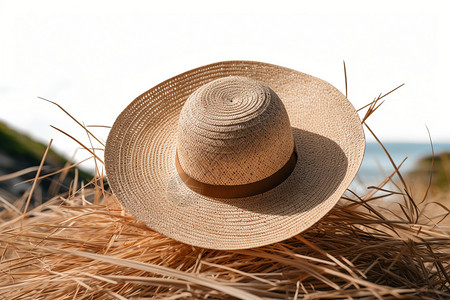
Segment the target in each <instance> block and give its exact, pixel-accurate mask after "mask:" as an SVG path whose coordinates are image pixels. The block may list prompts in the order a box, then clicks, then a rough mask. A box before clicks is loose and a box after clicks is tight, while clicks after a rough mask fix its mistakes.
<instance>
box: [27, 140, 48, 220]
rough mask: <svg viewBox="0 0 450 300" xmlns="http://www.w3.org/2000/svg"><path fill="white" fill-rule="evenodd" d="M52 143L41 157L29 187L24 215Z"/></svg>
mask: <svg viewBox="0 0 450 300" xmlns="http://www.w3.org/2000/svg"><path fill="white" fill-rule="evenodd" d="M52 142H53V140H50V142H49V143H48V146H47V149H45V152H44V155H43V156H42V160H41V164H40V165H39V168H38V170H37V172H36V177H35V178H34V181H33V185H32V186H31V191H30V193H29V195H28V199H27V202H26V204H25V208H24V210H23V213H24V214H25V213H26V212H27V210H28V206H29V205H30V201H31V197H32V196H33V192H34V189H35V188H36V184H37V182H38V178H39V175H40V174H41V170H42V167H43V166H44V162H45V159H46V158H47V154H48V151H49V150H50V147H51V145H52Z"/></svg>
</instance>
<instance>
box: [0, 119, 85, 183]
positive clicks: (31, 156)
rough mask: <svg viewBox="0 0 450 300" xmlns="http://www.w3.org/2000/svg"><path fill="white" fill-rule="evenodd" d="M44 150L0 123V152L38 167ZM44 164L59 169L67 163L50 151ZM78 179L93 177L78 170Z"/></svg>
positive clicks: (27, 137) (35, 142) (44, 146)
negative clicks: (46, 163)
mask: <svg viewBox="0 0 450 300" xmlns="http://www.w3.org/2000/svg"><path fill="white" fill-rule="evenodd" d="M46 148H47V145H44V144H42V143H39V142H37V141H35V140H33V139H32V138H30V137H29V136H28V135H25V134H23V133H20V132H18V131H16V130H14V129H12V128H11V127H9V126H7V125H6V124H5V123H2V122H0V151H3V152H5V153H7V154H9V155H11V156H13V157H14V158H17V159H20V160H21V161H23V162H25V163H26V164H28V165H30V166H31V165H39V163H40V162H41V159H42V156H43V154H44V152H45V149H46ZM46 162H48V163H50V164H52V165H54V166H55V167H59V168H61V167H62V166H64V164H65V163H66V162H67V159H66V158H65V157H64V156H62V155H60V154H58V153H56V152H55V151H53V150H51V149H50V151H49V153H48V155H47V158H46ZM72 172H73V171H72ZM79 177H80V179H83V180H88V179H91V178H92V177H93V176H92V174H89V173H87V172H85V171H81V170H79Z"/></svg>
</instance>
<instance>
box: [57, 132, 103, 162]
mask: <svg viewBox="0 0 450 300" xmlns="http://www.w3.org/2000/svg"><path fill="white" fill-rule="evenodd" d="M50 127H51V128H53V129H56V130H58V131H59V132H61V133H62V134H64V135H66V136H68V137H70V138H71V139H72V140H74V141H75V142H77V143H78V144H79V145H80V146H81V147H83V148H84V149H85V150H87V151H88V152H89V153H90V154H92V156H93V157H95V158H96V159H98V161H99V162H101V163H102V164H103V165H104V164H105V163H104V162H103V160H102V159H100V157H98V156H97V155H96V154H95V153H94V151H92V150H91V149H89V148H88V147H86V146H85V145H83V143H81V142H80V141H79V140H77V139H76V138H74V137H73V136H71V135H70V134H68V133H67V132H65V131H63V130H61V129H59V128H56V127H55V126H52V125H50Z"/></svg>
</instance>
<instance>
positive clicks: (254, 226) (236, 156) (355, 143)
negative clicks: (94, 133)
mask: <svg viewBox="0 0 450 300" xmlns="http://www.w3.org/2000/svg"><path fill="white" fill-rule="evenodd" d="M364 148H365V140H364V133H363V129H362V126H361V121H360V119H359V117H358V115H357V113H356V110H355V109H354V107H353V106H352V105H351V104H350V102H349V101H348V100H347V99H346V97H345V96H344V95H342V93H340V92H339V91H338V90H337V89H336V88H334V87H333V86H332V85H331V84H329V83H327V82H325V81H323V80H320V79H318V78H315V77H313V76H310V75H307V74H304V73H301V72H298V71H294V70H291V69H287V68H284V67H280V66H276V65H271V64H266V63H261V62H251V61H227V62H220V63H214V64H211V65H207V66H203V67H200V68H197V69H194V70H191V71H188V72H185V73H183V74H180V75H178V76H175V77H173V78H171V79H168V80H166V81H164V82H162V83H161V84H159V85H157V86H155V87H153V88H151V89H150V90H148V91H147V92H145V93H143V94H142V95H140V96H139V97H138V98H136V99H135V100H134V101H133V102H131V104H130V105H128V107H127V108H125V110H124V111H123V112H122V113H121V114H120V116H119V117H118V118H117V120H116V121H115V123H114V126H113V127H112V129H111V132H110V133H109V137H108V141H107V143H106V149H105V164H106V172H107V176H108V182H109V184H110V187H111V189H112V191H113V193H114V194H115V196H116V197H117V199H118V200H119V202H120V203H121V204H122V205H123V207H124V208H125V209H126V210H128V211H129V212H130V213H131V214H132V215H133V216H135V217H136V218H137V219H138V220H140V221H142V222H144V223H145V224H146V225H148V226H149V227H150V228H152V229H154V230H156V231H158V232H160V233H162V234H164V235H166V236H169V237H171V238H173V239H176V240H178V241H181V242H184V243H187V244H191V245H195V246H200V247H205V248H212V249H243V248H251V247H257V246H262V245H266V244H270V243H274V242H277V241H281V240H284V239H287V238H289V237H291V236H293V235H295V234H298V233H300V232H301V231H303V230H305V229H307V228H308V227H310V226H311V225H313V224H314V223H316V222H317V221H318V220H319V219H320V218H321V217H323V216H324V215H325V214H326V213H327V212H328V211H329V210H330V209H331V208H332V207H333V206H334V205H335V204H336V202H337V201H338V200H339V198H340V197H341V195H342V194H343V193H344V191H345V189H346V188H347V187H348V185H349V184H350V183H351V181H352V180H353V178H354V176H355V175H356V172H357V171H358V168H359V166H360V164H361V161H362V159H363V155H364Z"/></svg>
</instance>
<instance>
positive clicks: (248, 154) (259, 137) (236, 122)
mask: <svg viewBox="0 0 450 300" xmlns="http://www.w3.org/2000/svg"><path fill="white" fill-rule="evenodd" d="M293 148H294V140H293V136H292V130H291V127H290V123H289V117H288V114H287V112H286V109H285V107H284V104H283V103H282V102H281V100H280V98H279V97H278V96H277V95H276V94H275V92H274V91H273V90H271V89H270V88H269V87H267V86H265V85H264V84H263V83H261V82H259V81H256V80H253V79H250V78H247V77H240V76H230V77H224V78H220V79H216V80H214V81H211V82H209V83H207V84H205V85H203V86H202V87H200V88H199V89H198V90H196V91H195V92H194V93H192V94H191V95H190V96H189V98H188V99H187V100H186V102H185V104H184V106H183V109H182V111H181V114H180V119H179V125H178V136H177V155H178V159H179V163H180V166H181V167H182V169H183V171H184V172H185V173H186V174H187V175H189V176H190V177H192V178H193V179H195V180H197V181H200V182H203V183H207V184H212V185H242V184H249V183H253V182H257V181H260V180H262V179H265V178H267V177H269V176H271V175H273V174H274V173H275V172H277V171H278V170H280V169H281V168H282V167H283V166H284V165H285V164H286V162H287V161H288V160H289V158H290V157H291V155H292V151H293Z"/></svg>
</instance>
